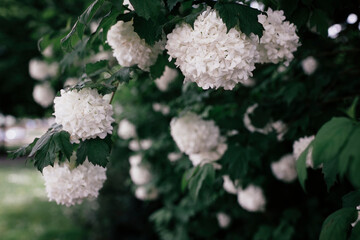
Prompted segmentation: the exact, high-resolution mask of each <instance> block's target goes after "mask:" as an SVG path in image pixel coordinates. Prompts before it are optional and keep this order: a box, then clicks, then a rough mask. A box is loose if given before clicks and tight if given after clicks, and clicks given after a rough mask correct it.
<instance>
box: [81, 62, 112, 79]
mask: <svg viewBox="0 0 360 240" xmlns="http://www.w3.org/2000/svg"><path fill="white" fill-rule="evenodd" d="M107 64H108V61H107V60H101V61H98V62H95V63H88V64H86V66H85V73H86V74H87V75H88V76H89V77H93V76H96V75H99V74H100V73H102V72H104V71H105V70H106V69H107Z"/></svg>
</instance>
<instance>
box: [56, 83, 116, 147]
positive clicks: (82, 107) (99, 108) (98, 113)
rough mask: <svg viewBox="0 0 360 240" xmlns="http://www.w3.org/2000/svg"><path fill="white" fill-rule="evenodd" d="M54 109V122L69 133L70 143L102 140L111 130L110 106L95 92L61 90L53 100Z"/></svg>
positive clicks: (87, 89)
mask: <svg viewBox="0 0 360 240" xmlns="http://www.w3.org/2000/svg"><path fill="white" fill-rule="evenodd" d="M54 109H55V112H54V114H53V115H54V116H55V122H56V123H58V124H61V125H62V126H63V129H64V130H65V131H67V132H69V133H70V139H71V142H76V143H78V142H79V140H80V139H81V140H85V139H90V138H96V137H100V138H102V139H103V138H105V137H106V135H107V134H111V132H112V130H113V127H112V126H111V124H112V123H113V122H114V119H113V118H112V114H113V110H112V106H111V104H110V103H109V102H107V101H106V100H104V99H103V97H102V96H101V95H100V94H99V93H98V92H97V90H94V89H89V88H84V89H81V90H79V91H78V90H72V91H68V92H66V91H64V90H61V96H60V97H56V98H55V100H54Z"/></svg>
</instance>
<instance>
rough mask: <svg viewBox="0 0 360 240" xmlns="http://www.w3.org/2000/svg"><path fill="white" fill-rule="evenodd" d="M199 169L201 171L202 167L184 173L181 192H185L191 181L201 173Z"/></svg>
mask: <svg viewBox="0 0 360 240" xmlns="http://www.w3.org/2000/svg"><path fill="white" fill-rule="evenodd" d="M199 169H200V166H196V167H193V168H190V169H188V170H186V171H185V172H184V174H183V177H182V179H181V191H182V192H184V191H185V189H186V187H187V185H188V183H189V180H190V179H191V178H192V177H193V176H194V175H195V174H196V173H197V172H198V171H199Z"/></svg>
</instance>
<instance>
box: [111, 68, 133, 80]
mask: <svg viewBox="0 0 360 240" xmlns="http://www.w3.org/2000/svg"><path fill="white" fill-rule="evenodd" d="M132 69H133V67H122V68H121V69H120V70H118V71H116V72H115V73H113V74H112V75H111V77H110V78H109V79H108V80H107V82H113V81H118V82H120V83H127V82H129V81H130V79H131V72H132Z"/></svg>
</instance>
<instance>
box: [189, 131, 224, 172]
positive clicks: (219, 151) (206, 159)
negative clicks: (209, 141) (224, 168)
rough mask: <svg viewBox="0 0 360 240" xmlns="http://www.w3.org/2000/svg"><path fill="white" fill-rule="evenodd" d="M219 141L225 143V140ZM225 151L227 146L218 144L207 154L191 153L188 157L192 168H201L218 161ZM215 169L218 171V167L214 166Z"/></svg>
mask: <svg viewBox="0 0 360 240" xmlns="http://www.w3.org/2000/svg"><path fill="white" fill-rule="evenodd" d="M221 141H225V138H221ZM226 150H227V144H226V143H222V142H220V143H219V145H218V146H217V147H216V148H215V149H213V150H210V151H208V152H200V153H193V154H190V155H189V159H190V161H191V162H192V164H193V165H194V166H198V165H200V166H203V165H204V164H206V163H213V162H214V161H217V160H219V159H220V158H221V157H222V156H223V155H224V153H225V152H226ZM213 166H214V167H215V168H216V169H220V168H221V166H220V165H214V164H213Z"/></svg>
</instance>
